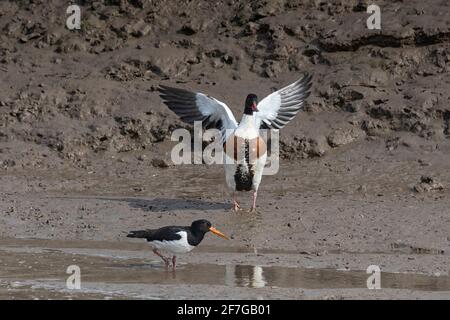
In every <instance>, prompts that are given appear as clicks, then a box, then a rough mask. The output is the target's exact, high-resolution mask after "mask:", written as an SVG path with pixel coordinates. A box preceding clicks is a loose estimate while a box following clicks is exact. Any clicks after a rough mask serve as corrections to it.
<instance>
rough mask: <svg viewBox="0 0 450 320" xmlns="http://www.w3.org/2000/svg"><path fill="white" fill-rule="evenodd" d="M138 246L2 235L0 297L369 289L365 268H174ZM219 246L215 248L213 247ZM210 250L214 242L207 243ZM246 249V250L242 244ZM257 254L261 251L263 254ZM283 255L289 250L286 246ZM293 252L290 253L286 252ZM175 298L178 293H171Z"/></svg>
mask: <svg viewBox="0 0 450 320" xmlns="http://www.w3.org/2000/svg"><path fill="white" fill-rule="evenodd" d="M140 248H141V246H140V245H135V244H130V243H108V242H90V241H72V242H65V241H49V240H12V239H9V240H7V239H5V240H1V241H0V298H2V299H9V298H14V299H66V298H69V299H70V298H92V299H95V298H102V299H105V298H146V299H158V298H161V295H160V294H158V290H154V289H152V287H153V288H154V287H155V286H159V285H164V286H177V287H178V286H189V285H194V286H195V285H206V286H209V285H210V286H224V287H230V288H250V289H255V290H257V288H264V287H270V288H302V289H350V288H361V289H365V288H367V284H366V282H367V278H368V276H369V275H368V274H367V273H366V272H365V271H355V270H351V271H346V270H334V269H314V268H301V267H283V266H258V265H236V264H228V265H223V264H212V263H202V264H185V263H182V262H181V264H180V265H179V266H178V268H177V270H176V271H175V272H174V271H172V270H171V269H170V270H166V269H165V268H164V266H163V265H162V263H161V262H160V261H159V260H157V258H156V257H155V258H154V259H152V260H150V261H149V260H147V259H142V258H136V254H133V253H136V252H140V250H139V249H140ZM218 250H219V252H220V248H218ZM206 251H207V252H212V251H213V248H212V247H211V248H206ZM237 251H241V252H244V253H248V252H249V250H248V249H245V248H243V249H239V250H237ZM260 254H261V253H260ZM283 254H287V253H286V252H283ZM289 254H294V253H289ZM69 265H77V266H79V267H80V269H81V283H82V285H81V289H80V290H76V291H71V290H68V289H67V287H66V280H67V278H68V277H69V276H70V274H68V273H66V271H67V267H68V266H69ZM381 287H382V288H383V289H387V288H389V289H409V290H418V291H422V290H424V291H440V292H443V291H449V292H450V277H449V276H444V275H443V276H430V275H423V274H411V273H407V274H402V273H387V272H381ZM174 298H176V297H174Z"/></svg>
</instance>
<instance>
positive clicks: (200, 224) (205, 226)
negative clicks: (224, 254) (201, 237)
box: [191, 219, 230, 240]
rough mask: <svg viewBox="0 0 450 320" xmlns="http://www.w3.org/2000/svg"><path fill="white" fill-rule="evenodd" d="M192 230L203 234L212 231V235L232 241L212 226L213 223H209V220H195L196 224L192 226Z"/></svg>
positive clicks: (193, 223)
mask: <svg viewBox="0 0 450 320" xmlns="http://www.w3.org/2000/svg"><path fill="white" fill-rule="evenodd" d="M191 228H192V230H193V231H194V232H195V231H198V232H203V233H206V232H208V231H211V232H212V233H214V234H216V235H218V236H219V237H222V238H224V239H227V240H230V238H228V237H227V236H226V235H224V234H223V233H222V232H220V231H219V230H217V229H216V228H214V227H213V226H212V224H211V222H209V221H208V220H205V219H202V220H195V221H194V222H192V224H191Z"/></svg>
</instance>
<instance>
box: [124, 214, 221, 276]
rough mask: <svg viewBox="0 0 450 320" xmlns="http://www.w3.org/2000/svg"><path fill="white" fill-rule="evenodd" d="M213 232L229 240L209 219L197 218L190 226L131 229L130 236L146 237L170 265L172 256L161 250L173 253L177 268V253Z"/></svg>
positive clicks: (187, 250)
mask: <svg viewBox="0 0 450 320" xmlns="http://www.w3.org/2000/svg"><path fill="white" fill-rule="evenodd" d="M208 231H211V232H212V233H214V234H216V235H218V236H220V237H222V238H225V239H227V240H229V238H228V237H227V236H226V235H224V234H223V233H222V232H220V231H219V230H217V229H216V228H214V227H212V226H211V222H209V221H208V220H204V219H202V220H196V221H194V222H192V224H191V225H190V226H189V227H178V226H167V227H162V228H159V229H146V230H137V231H130V232H129V233H128V235H127V237H128V238H144V239H146V240H147V241H148V242H149V243H150V245H151V246H152V247H153V252H154V253H155V254H156V255H158V256H159V257H160V258H161V259H162V260H163V261H164V263H165V265H166V267H169V264H170V258H168V257H165V256H163V255H162V254H161V253H160V252H159V250H162V251H167V252H170V253H172V255H173V257H172V264H173V268H174V269H175V264H176V259H177V258H176V254H178V253H187V252H190V251H191V250H192V249H194V248H195V247H196V246H198V245H199V244H200V242H202V240H203V237H204V236H205V233H207V232H208Z"/></svg>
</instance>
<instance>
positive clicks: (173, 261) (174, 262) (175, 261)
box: [172, 256, 177, 270]
mask: <svg viewBox="0 0 450 320" xmlns="http://www.w3.org/2000/svg"><path fill="white" fill-rule="evenodd" d="M176 264H177V257H176V256H173V257H172V265H173V270H175V265H176Z"/></svg>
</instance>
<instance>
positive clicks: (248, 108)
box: [244, 93, 259, 115]
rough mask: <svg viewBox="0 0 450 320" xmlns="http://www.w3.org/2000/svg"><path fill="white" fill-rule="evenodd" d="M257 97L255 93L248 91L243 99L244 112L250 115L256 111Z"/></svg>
mask: <svg viewBox="0 0 450 320" xmlns="http://www.w3.org/2000/svg"><path fill="white" fill-rule="evenodd" d="M257 105H258V97H257V96H256V94H253V93H250V94H249V95H248V96H247V99H245V109H244V114H248V115H252V114H253V112H258V111H259V110H258V108H257Z"/></svg>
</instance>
